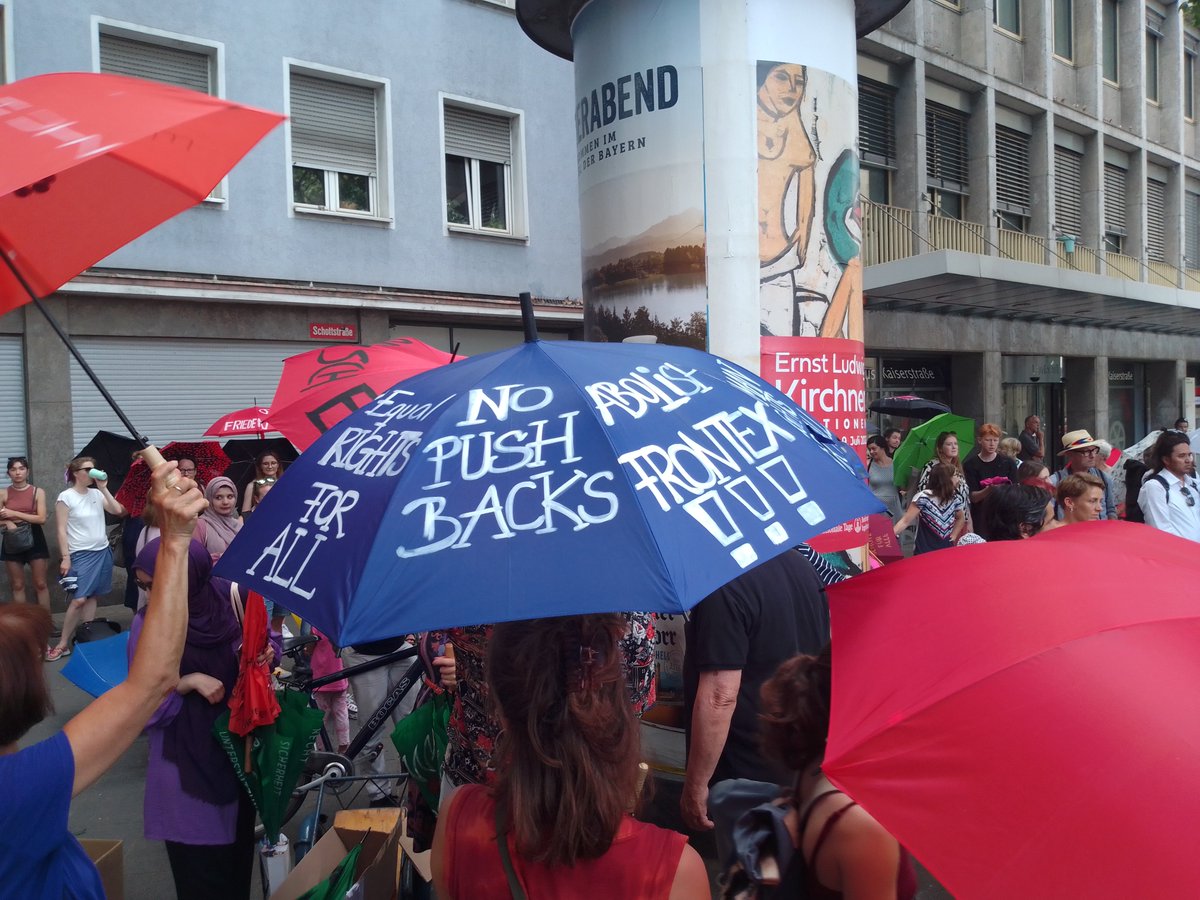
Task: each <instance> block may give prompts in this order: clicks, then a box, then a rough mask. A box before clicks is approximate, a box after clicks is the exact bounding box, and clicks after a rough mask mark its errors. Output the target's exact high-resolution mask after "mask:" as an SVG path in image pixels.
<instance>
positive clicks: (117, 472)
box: [75, 431, 149, 494]
mask: <svg viewBox="0 0 1200 900" xmlns="http://www.w3.org/2000/svg"><path fill="white" fill-rule="evenodd" d="M141 449H142V444H141V442H140V441H135V440H134V439H133V438H131V437H126V436H125V435H121V434H113V433H112V432H111V431H97V432H96V435H95V437H93V438H92V439H91V440H90V441H88V442H87V443H86V444H84V445H83V449H82V450H80V451H79V452H78V453H76V454H75V455H76V456H90V457H91V458H92V459H94V460H96V465H97V466H99V467H100V468H101V469H103V470H104V471H105V472H107V473H108V489H109V490H110V491H112V492H113V493H114V494H115V493H116V492H117V491H119V490H120V489H121V484H122V483H123V482H124V481H125V476H126V475H128V474H129V469H130V467H131V466H133V459H134V454H136V453H138V452H139V451H140V450H141ZM147 487H149V485H147Z"/></svg>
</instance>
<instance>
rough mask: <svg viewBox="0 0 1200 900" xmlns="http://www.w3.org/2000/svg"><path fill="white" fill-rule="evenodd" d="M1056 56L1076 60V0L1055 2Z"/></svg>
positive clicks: (1057, 0) (1055, 0) (1056, 0)
mask: <svg viewBox="0 0 1200 900" xmlns="http://www.w3.org/2000/svg"><path fill="white" fill-rule="evenodd" d="M1054 55H1055V56H1057V57H1060V58H1061V59H1065V60H1068V61H1070V60H1073V59H1074V58H1075V0H1054Z"/></svg>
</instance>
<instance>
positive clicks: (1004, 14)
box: [992, 0, 1021, 35]
mask: <svg viewBox="0 0 1200 900" xmlns="http://www.w3.org/2000/svg"><path fill="white" fill-rule="evenodd" d="M992 24H993V25H995V26H996V27H998V28H1003V29H1004V30H1005V31H1007V32H1009V33H1010V34H1017V35H1019V34H1020V33H1021V0H996V2H995V5H994V6H993V7H992Z"/></svg>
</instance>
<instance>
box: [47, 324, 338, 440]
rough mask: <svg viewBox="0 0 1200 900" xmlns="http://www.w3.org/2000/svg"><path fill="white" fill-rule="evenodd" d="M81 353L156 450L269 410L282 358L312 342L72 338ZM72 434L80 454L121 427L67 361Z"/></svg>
mask: <svg viewBox="0 0 1200 900" xmlns="http://www.w3.org/2000/svg"><path fill="white" fill-rule="evenodd" d="M75 344H76V346H78V347H79V352H80V353H82V354H83V357H84V359H86V360H87V361H88V364H89V365H90V366H91V367H92V368H93V369H94V370H95V371H96V374H97V375H99V376H100V380H101V381H102V382H103V383H104V386H105V387H106V388H108V390H109V393H111V394H112V395H113V398H114V399H115V400H116V401H117V403H119V404H120V405H121V408H122V409H123V410H125V414H126V415H127V416H129V418H130V419H131V420H132V421H133V424H134V425H136V426H137V427H138V428H140V429H142V433H143V434H145V435H146V436H147V437H149V438H150V439H151V440H152V441H156V442H159V443H160V445H161V444H162V443H165V442H167V441H173V440H176V441H193V440H200V439H201V437H202V435H203V434H204V432H205V430H206V429H207V428H208V426H210V425H211V424H212V423H213V422H215V421H216V420H217V419H218V418H220V417H221V416H223V415H225V413H228V412H233V411H234V410H235V409H242V408H244V407H247V406H252V405H254V404H255V403H257V404H259V405H261V406H269V405H270V402H271V399H272V398H273V397H274V396H275V386H276V385H277V384H278V383H279V375H280V373H281V372H282V371H283V360H284V359H286V358H287V357H289V356H295V355H296V354H297V353H303V352H305V351H306V350H312V349H314V348H316V347H318V346H320V344H319V343H317V342H312V343H301V342H295V343H292V342H284V341H253V342H251V341H212V340H184V339H171V340H164V339H161V338H103V337H80V338H76V339H75ZM71 415H72V434H73V436H74V440H75V448H74V449H78V448H80V447H82V446H83V445H84V444H86V443H87V442H88V441H89V440H91V438H92V436H93V435H95V433H96V432H97V431H100V430H101V429H103V430H105V431H113V432H117V433H118V434H123V433H124V432H125V427H124V426H123V425H122V424H121V422H120V420H119V419H118V418H117V417H116V415H115V414H114V413H113V411H112V410H111V409H109V407H108V404H107V403H105V402H104V398H103V397H101V396H100V392H99V391H97V390H96V388H95V386H94V385H93V384H92V383H91V381H89V380H88V377H87V376H86V375H85V374H84V373H83V370H82V369H81V368H79V364H78V363H77V362H75V360H74V359H72V360H71Z"/></svg>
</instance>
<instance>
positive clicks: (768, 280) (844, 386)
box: [755, 60, 870, 551]
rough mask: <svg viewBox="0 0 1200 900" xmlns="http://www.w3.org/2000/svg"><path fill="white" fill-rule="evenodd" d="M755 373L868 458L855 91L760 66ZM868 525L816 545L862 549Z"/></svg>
mask: <svg viewBox="0 0 1200 900" xmlns="http://www.w3.org/2000/svg"><path fill="white" fill-rule="evenodd" d="M756 86H757V90H756V94H755V104H756V109H755V113H756V120H757V128H756V137H757V151H758V227H759V232H758V248H759V303H760V324H761V334H762V337H761V370H760V371H761V375H762V377H763V378H764V379H765V380H766V381H768V382H770V383H772V384H774V385H775V386H776V387H777V388H778V389H779V390H780V391H782V392H783V393H785V394H787V395H788V396H789V397H791V398H792V399H793V400H794V401H796V403H798V404H799V405H800V406H801V407H803V408H804V409H805V410H806V411H807V412H808V413H809V414H810V415H812V416H813V417H814V418H815V419H817V420H818V421H819V422H822V423H823V424H824V425H825V426H826V427H827V428H829V430H830V431H832V432H833V433H834V434H835V435H837V436H838V437H839V438H841V439H842V440H843V441H845V442H846V443H847V444H849V445H850V446H851V447H853V448H854V449H855V451H856V452H857V453H858V454H859V457H860V458H865V457H864V454H865V442H866V436H865V433H864V429H865V422H866V391H865V384H864V364H863V355H864V354H863V308H862V257H861V253H860V247H861V240H862V231H861V211H860V206H859V202H858V155H857V151H856V142H857V116H855V115H854V114H853V113H852V112H847V111H853V110H855V109H857V98H856V96H855V92H854V88H853V87H852V86H851V85H850V84H849V83H848V82H846V81H845V80H844V79H842V78H839V77H837V76H835V75H832V74H830V73H828V72H824V71H821V70H819V69H815V68H813V67H811V66H806V65H801V64H799V63H795V62H787V61H779V60H758V62H757V78H756ZM869 531H870V529H869V526H868V524H867V521H866V519H862V520H853V521H850V522H847V523H846V524H844V525H841V526H838V528H836V529H834V530H833V531H830V532H828V533H826V534H825V535H822V536H821V537H819V538H817V539H815V540H814V541H813V542H812V543H813V545H814V546H815V547H817V548H818V549H820V550H822V551H830V550H847V549H850V548H853V547H860V546H862V545H863V544H864V543H866V541H867V539H868V536H869Z"/></svg>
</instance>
